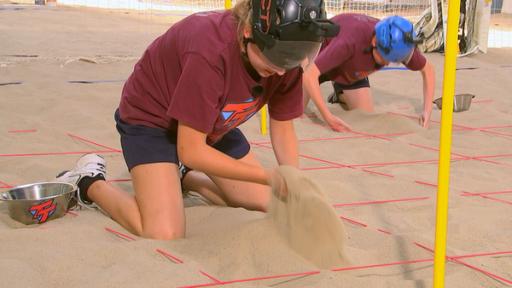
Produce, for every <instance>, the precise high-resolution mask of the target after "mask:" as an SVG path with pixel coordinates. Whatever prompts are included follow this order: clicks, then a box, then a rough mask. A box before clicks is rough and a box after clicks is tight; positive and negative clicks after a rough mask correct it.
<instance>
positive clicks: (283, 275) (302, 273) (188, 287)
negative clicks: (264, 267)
mask: <svg viewBox="0 0 512 288" xmlns="http://www.w3.org/2000/svg"><path fill="white" fill-rule="evenodd" d="M339 217H340V218H341V219H343V220H346V221H348V222H350V223H352V224H354V225H357V226H362V227H365V228H369V227H368V225H367V224H364V223H362V222H359V221H356V220H353V219H350V218H347V217H344V216H339ZM376 230H377V231H379V232H381V233H384V234H387V235H393V234H392V233H391V232H389V231H386V230H384V229H376ZM413 243H414V244H416V245H417V246H418V243H417V242H413ZM419 245H421V244H419ZM420 247H421V246H420ZM422 248H423V247H422ZM508 254H512V251H500V252H487V253H473V254H466V255H460V256H453V257H451V258H449V260H451V259H453V261H454V262H456V263H458V264H462V265H465V266H467V267H469V268H471V269H474V270H476V271H478V272H481V273H483V274H485V275H487V276H489V277H492V278H494V279H499V280H502V281H504V282H506V283H509V282H508V281H509V280H507V279H505V278H503V277H500V276H497V275H495V274H492V273H490V272H488V271H484V270H483V269H479V268H478V267H474V266H472V265H469V264H467V263H465V262H462V261H460V260H459V259H464V258H475V257H482V256H497V255H508ZM447 259H448V257H447ZM425 262H433V259H432V258H428V259H417V260H405V261H397V262H390V263H380V264H370V265H359V266H350V267H339V268H333V269H331V271H333V272H338V271H350V270H362V269H370V268H380V267H389V266H395V265H407V264H415V263H425ZM319 273H320V271H308V272H300V273H291V274H279V275H270V276H263V277H252V278H244V279H235V280H230V281H215V280H214V281H215V282H213V283H203V284H195V285H188V286H181V287H179V288H198V287H210V286H220V285H229V284H234V283H243V282H252V281H259V280H270V279H278V278H290V277H297V276H307V275H314V274H319ZM216 280H217V279H216Z"/></svg>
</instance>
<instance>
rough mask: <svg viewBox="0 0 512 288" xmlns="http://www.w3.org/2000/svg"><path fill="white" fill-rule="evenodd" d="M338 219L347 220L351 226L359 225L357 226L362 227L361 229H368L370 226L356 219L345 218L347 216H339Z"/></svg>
mask: <svg viewBox="0 0 512 288" xmlns="http://www.w3.org/2000/svg"><path fill="white" fill-rule="evenodd" d="M338 217H340V219H342V220H345V221H347V222H349V223H351V224H354V225H357V226H361V227H368V225H367V224H364V223H363V222H359V221H356V220H354V219H350V218H348V217H345V216H338Z"/></svg>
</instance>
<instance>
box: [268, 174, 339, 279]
mask: <svg viewBox="0 0 512 288" xmlns="http://www.w3.org/2000/svg"><path fill="white" fill-rule="evenodd" d="M276 172H277V173H278V174H279V176H281V177H282V178H281V177H279V176H277V175H276V176H275V177H274V179H273V181H272V182H273V183H272V192H273V193H272V194H273V195H272V200H271V203H270V209H269V213H268V215H269V217H270V218H271V219H272V220H273V221H274V223H275V224H276V226H277V228H278V230H279V233H280V234H281V235H282V237H284V239H285V240H286V241H287V242H288V243H289V245H290V246H291V248H292V249H293V250H295V251H296V252H297V253H298V254H300V255H302V256H303V257H304V258H306V259H307V260H309V261H311V262H312V263H313V264H315V265H316V266H318V267H319V268H325V269H328V268H333V267H336V266H340V265H342V264H343V263H344V256H343V243H344V236H345V233H344V229H343V224H342V222H341V221H340V219H339V218H338V216H336V212H335V211H334V209H333V208H332V206H331V205H330V204H329V202H328V201H327V197H326V195H325V193H324V192H323V191H322V189H321V188H320V186H319V185H318V184H317V183H315V182H314V181H313V180H312V179H311V178H310V177H307V176H306V175H305V174H304V173H303V172H302V171H300V170H298V169H297V168H295V167H291V166H280V167H279V168H278V169H277V170H276Z"/></svg>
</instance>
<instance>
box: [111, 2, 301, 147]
mask: <svg viewBox="0 0 512 288" xmlns="http://www.w3.org/2000/svg"><path fill="white" fill-rule="evenodd" d="M236 25H237V24H236V22H235V18H234V17H233V16H232V14H231V11H225V12H204V13H197V14H194V15H191V16H189V17H187V18H185V19H183V20H182V21H180V22H178V23H176V24H175V25H173V26H172V27H171V28H170V29H169V30H168V31H167V32H166V33H164V34H163V35H161V36H160V37H158V38H157V39H156V40H155V41H154V42H153V43H152V44H151V45H150V46H149V47H148V48H147V50H146V51H145V52H144V55H143V56H142V58H141V59H140V60H139V61H138V63H137V64H135V67H134V71H133V73H132V74H131V75H130V77H129V78H128V80H127V81H126V83H125V85H124V88H123V93H122V97H121V103H120V105H119V112H120V115H121V119H122V120H123V121H125V122H127V123H129V124H134V125H145V126H149V127H159V128H163V129H169V130H171V131H173V132H174V133H176V130H177V123H178V121H181V122H183V123H186V124H187V125H189V126H191V127H192V128H194V129H196V130H198V131H201V132H203V133H206V134H207V135H208V137H207V139H208V143H209V144H212V143H214V142H216V141H218V140H219V139H220V138H221V137H222V136H223V135H224V134H226V133H227V132H228V131H229V130H231V129H233V128H235V127H237V126H239V125H240V124H242V123H243V122H245V121H246V120H247V119H249V118H250V117H251V116H252V115H254V114H255V113H256V112H257V111H258V110H259V109H260V108H261V107H262V106H263V105H264V104H265V103H267V102H268V108H269V113H270V116H271V117H272V118H273V119H276V120H281V121H284V120H291V119H293V118H296V117H299V116H300V115H301V114H302V112H303V104H302V101H303V100H302V70H301V69H299V68H297V69H293V70H291V71H289V72H287V73H286V74H285V75H283V76H278V75H274V76H271V77H268V78H261V79H259V80H255V79H253V78H252V77H251V75H250V74H249V72H248V71H247V69H245V67H244V62H243V60H242V57H241V52H240V45H239V44H238V41H237V31H236V29H237V26H236Z"/></svg>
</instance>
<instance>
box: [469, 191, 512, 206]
mask: <svg viewBox="0 0 512 288" xmlns="http://www.w3.org/2000/svg"><path fill="white" fill-rule="evenodd" d="M460 196H478V197H480V198H484V199H488V200H492V201H496V202H501V203H505V204H508V205H512V201H507V200H503V199H500V198H496V197H491V196H486V195H482V194H473V193H469V192H462V193H461V195H460Z"/></svg>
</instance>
